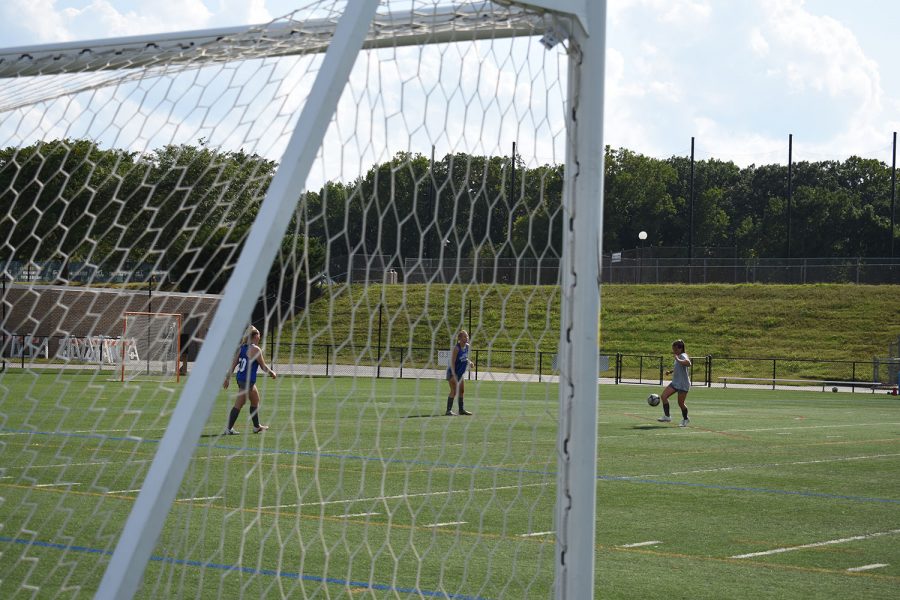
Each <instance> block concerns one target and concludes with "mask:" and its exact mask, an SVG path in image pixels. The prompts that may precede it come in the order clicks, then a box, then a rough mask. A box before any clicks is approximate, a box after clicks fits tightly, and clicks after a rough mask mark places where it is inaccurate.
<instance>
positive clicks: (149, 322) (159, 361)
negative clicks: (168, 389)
mask: <svg viewBox="0 0 900 600" xmlns="http://www.w3.org/2000/svg"><path fill="white" fill-rule="evenodd" d="M120 349H121V354H120V360H121V365H120V367H121V368H120V371H119V373H120V379H121V381H123V382H124V381H133V380H134V379H135V378H138V377H141V376H158V377H159V376H162V377H165V378H168V379H174V380H175V382H176V383H178V382H180V381H181V364H180V363H181V314H179V313H149V312H126V313H125V314H124V315H122V338H121V341H120Z"/></svg>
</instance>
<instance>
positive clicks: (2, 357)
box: [0, 269, 6, 373]
mask: <svg viewBox="0 0 900 600" xmlns="http://www.w3.org/2000/svg"><path fill="white" fill-rule="evenodd" d="M0 284H2V286H3V299H2V300H0V305H2V306H3V320H2V321H0V329H2V331H3V345H2V346H0V361H2V363H3V364H2V366H0V373H2V372H4V371H6V270H5V269H4V271H3V273H2V275H0Z"/></svg>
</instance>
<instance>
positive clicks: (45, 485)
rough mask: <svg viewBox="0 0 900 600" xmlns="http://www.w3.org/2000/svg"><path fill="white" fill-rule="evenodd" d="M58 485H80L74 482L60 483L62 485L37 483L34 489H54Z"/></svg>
mask: <svg viewBox="0 0 900 600" xmlns="http://www.w3.org/2000/svg"><path fill="white" fill-rule="evenodd" d="M59 485H81V484H80V483H75V482H68V483H67V482H65V481H64V482H62V483H38V484H36V485H35V486H34V487H56V486H59Z"/></svg>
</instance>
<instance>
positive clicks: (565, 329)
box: [554, 0, 606, 600]
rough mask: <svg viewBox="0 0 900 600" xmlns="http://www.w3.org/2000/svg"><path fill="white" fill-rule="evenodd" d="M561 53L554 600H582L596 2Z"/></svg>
mask: <svg viewBox="0 0 900 600" xmlns="http://www.w3.org/2000/svg"><path fill="white" fill-rule="evenodd" d="M583 7H584V9H583V10H584V16H585V19H586V21H585V28H586V29H583V28H582V26H581V23H580V22H577V21H576V22H573V23H572V28H573V31H572V32H570V36H569V44H568V45H567V46H568V47H567V52H568V55H569V56H568V62H569V69H568V93H567V96H566V97H567V99H568V100H567V105H566V132H567V135H566V165H565V180H564V182H563V203H562V222H563V258H562V265H563V269H562V274H561V291H560V297H561V302H560V305H561V311H560V312H561V315H560V343H559V351H560V354H559V367H560V368H559V386H558V387H559V427H558V434H557V477H556V482H557V486H556V489H557V493H556V518H555V523H554V525H555V530H556V549H555V550H556V554H555V558H556V561H555V564H556V568H555V578H554V595H555V597H556V598H557V600H562V599H568V598H578V599H579V600H592V599H593V598H594V594H595V582H594V570H595V567H596V565H595V558H594V557H595V549H596V544H597V540H596V537H595V535H596V527H597V516H596V515H597V512H596V506H597V405H598V400H599V398H598V393H599V385H598V383H599V381H598V371H599V367H600V365H599V361H598V360H597V351H598V348H599V335H598V334H599V322H600V319H599V316H600V257H601V253H602V250H601V249H602V248H603V163H604V151H603V109H602V107H603V96H604V85H603V84H604V80H603V78H604V63H605V61H606V2H604V1H602V0H601V1H597V2H585V3H583Z"/></svg>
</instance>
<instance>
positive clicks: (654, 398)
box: [647, 394, 659, 406]
mask: <svg viewBox="0 0 900 600" xmlns="http://www.w3.org/2000/svg"><path fill="white" fill-rule="evenodd" d="M647 404H649V405H650V406H657V405H659V394H650V395H649V396H647Z"/></svg>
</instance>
